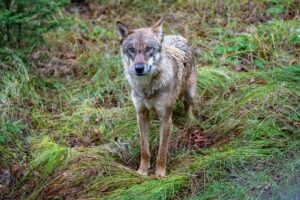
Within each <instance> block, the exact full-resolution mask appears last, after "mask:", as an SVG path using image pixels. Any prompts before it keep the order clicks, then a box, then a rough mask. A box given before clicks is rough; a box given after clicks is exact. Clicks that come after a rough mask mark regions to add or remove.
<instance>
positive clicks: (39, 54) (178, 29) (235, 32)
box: [0, 0, 300, 199]
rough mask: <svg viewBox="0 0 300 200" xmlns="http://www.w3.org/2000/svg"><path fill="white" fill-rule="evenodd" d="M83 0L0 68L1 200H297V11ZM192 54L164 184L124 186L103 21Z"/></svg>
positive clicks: (126, 122)
mask: <svg viewBox="0 0 300 200" xmlns="http://www.w3.org/2000/svg"><path fill="white" fill-rule="evenodd" d="M100 2H102V1H98V2H97V1H92V2H91V3H90V5H89V7H87V6H86V5H79V6H68V8H65V9H63V10H62V12H61V13H60V14H59V15H58V16H56V17H57V18H62V19H63V23H62V24H61V26H60V27H59V28H58V29H56V30H55V31H53V32H49V33H46V34H45V35H44V38H45V40H46V45H44V46H38V47H36V48H34V49H33V50H32V51H30V54H28V55H26V58H24V57H23V54H22V55H19V54H18V53H16V52H6V53H7V55H6V56H5V59H3V60H1V61H0V65H1V67H2V68H1V70H2V69H3V70H2V71H1V72H0V75H1V80H0V108H1V110H0V131H1V132H0V133H1V135H0V144H1V146H0V163H1V164H0V168H1V171H0V181H1V185H0V195H1V197H2V198H3V199H273V198H274V199H297V198H299V196H300V189H299V188H300V145H299V144H300V143H299V142H300V64H299V63H300V59H299V55H300V54H299V52H300V21H299V20H300V19H299V18H297V16H299V10H300V3H299V2H298V1H293V0H287V1H279V0H278V1H277V0H276V1H275V0H272V1H271V0H263V1H195V2H192V1H188V2H184V1H168V2H164V1H159V2H155V1H149V2H143V1H130V3H129V2H127V3H125V2H123V1H113V2H106V3H103V2H102V3H100ZM164 13H168V15H167V18H166V22H165V26H164V27H165V33H166V34H181V35H184V36H185V37H187V38H188V39H189V41H190V42H191V44H192V45H193V47H194V48H195V52H196V65H197V103H196V105H195V110H194V112H195V116H196V119H194V120H187V119H186V116H185V115H184V114H182V113H183V112H182V109H183V105H182V102H179V103H178V104H177V106H176V108H175V110H174V120H173V121H174V127H173V130H172V137H171V141H170V154H169V159H168V176H167V177H166V178H164V179H162V180H159V179H156V178H155V177H154V176H152V175H151V174H153V170H154V166H155V165H154V160H155V155H156V151H157V144H158V140H159V138H158V134H157V131H158V127H159V122H158V120H157V117H156V116H155V114H153V115H152V117H151V118H152V120H151V143H150V144H151V145H150V146H151V153H152V155H153V158H152V165H151V170H150V176H147V177H142V176H139V175H137V174H136V173H135V170H136V169H137V167H138V164H139V133H138V127H137V123H136V116H135V110H134V108H133V105H132V103H131V100H130V95H129V92H130V88H129V86H128V84H127V82H126V80H125V78H124V75H123V70H122V64H121V60H120V57H119V55H118V51H119V41H118V36H117V34H116V31H115V21H116V19H120V20H122V21H124V22H125V23H127V24H129V25H130V26H132V27H140V26H148V25H150V24H152V23H153V22H155V21H156V20H157V19H159V17H160V16H162V15H163V14H164Z"/></svg>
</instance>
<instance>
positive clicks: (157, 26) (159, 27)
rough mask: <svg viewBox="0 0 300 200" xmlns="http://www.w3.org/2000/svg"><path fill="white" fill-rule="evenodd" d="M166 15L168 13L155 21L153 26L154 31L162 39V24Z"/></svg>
mask: <svg viewBox="0 0 300 200" xmlns="http://www.w3.org/2000/svg"><path fill="white" fill-rule="evenodd" d="M165 17H166V15H164V16H163V17H162V18H160V20H158V21H157V22H155V24H154V25H153V26H152V27H151V29H152V31H153V33H155V34H156V35H157V36H158V37H159V38H160V39H162V37H163V28H162V24H163V22H164V20H165Z"/></svg>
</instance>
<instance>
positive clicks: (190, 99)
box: [184, 80, 196, 119]
mask: <svg viewBox="0 0 300 200" xmlns="http://www.w3.org/2000/svg"><path fill="white" fill-rule="evenodd" d="M195 93H196V83H194V81H193V80H191V81H190V84H189V86H188V87H187V89H186V91H185V94H184V107H185V109H186V111H187V114H188V116H189V118H191V119H193V118H194V114H193V105H194V103H195Z"/></svg>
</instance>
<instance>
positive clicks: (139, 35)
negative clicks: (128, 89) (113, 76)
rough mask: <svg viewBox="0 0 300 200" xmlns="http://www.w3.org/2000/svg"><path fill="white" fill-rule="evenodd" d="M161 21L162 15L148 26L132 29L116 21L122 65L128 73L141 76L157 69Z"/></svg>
mask: <svg viewBox="0 0 300 200" xmlns="http://www.w3.org/2000/svg"><path fill="white" fill-rule="evenodd" d="M163 21H164V17H162V18H161V19H160V20H158V21H157V22H156V23H155V24H154V25H153V26H151V27H150V28H140V29H133V30H131V29H129V28H128V27H127V26H126V25H125V24H123V23H121V22H117V30H118V33H119V35H120V38H121V53H122V56H123V59H124V62H125V66H124V67H125V70H126V71H127V72H128V73H129V74H130V75H134V76H143V75H147V74H153V73H155V72H156V71H157V63H158V62H159V61H160V51H161V45H162V40H163V30H162V24H163Z"/></svg>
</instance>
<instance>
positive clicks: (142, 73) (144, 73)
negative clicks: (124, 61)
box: [135, 65, 152, 76]
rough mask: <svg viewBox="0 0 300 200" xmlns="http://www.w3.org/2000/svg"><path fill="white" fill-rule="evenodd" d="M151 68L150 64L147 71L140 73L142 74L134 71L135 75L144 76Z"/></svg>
mask: <svg viewBox="0 0 300 200" xmlns="http://www.w3.org/2000/svg"><path fill="white" fill-rule="evenodd" d="M151 68H152V65H150V67H149V68H148V70H147V72H145V73H142V74H138V73H135V75H137V76H144V75H146V74H148V73H149V72H150V70H151Z"/></svg>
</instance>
